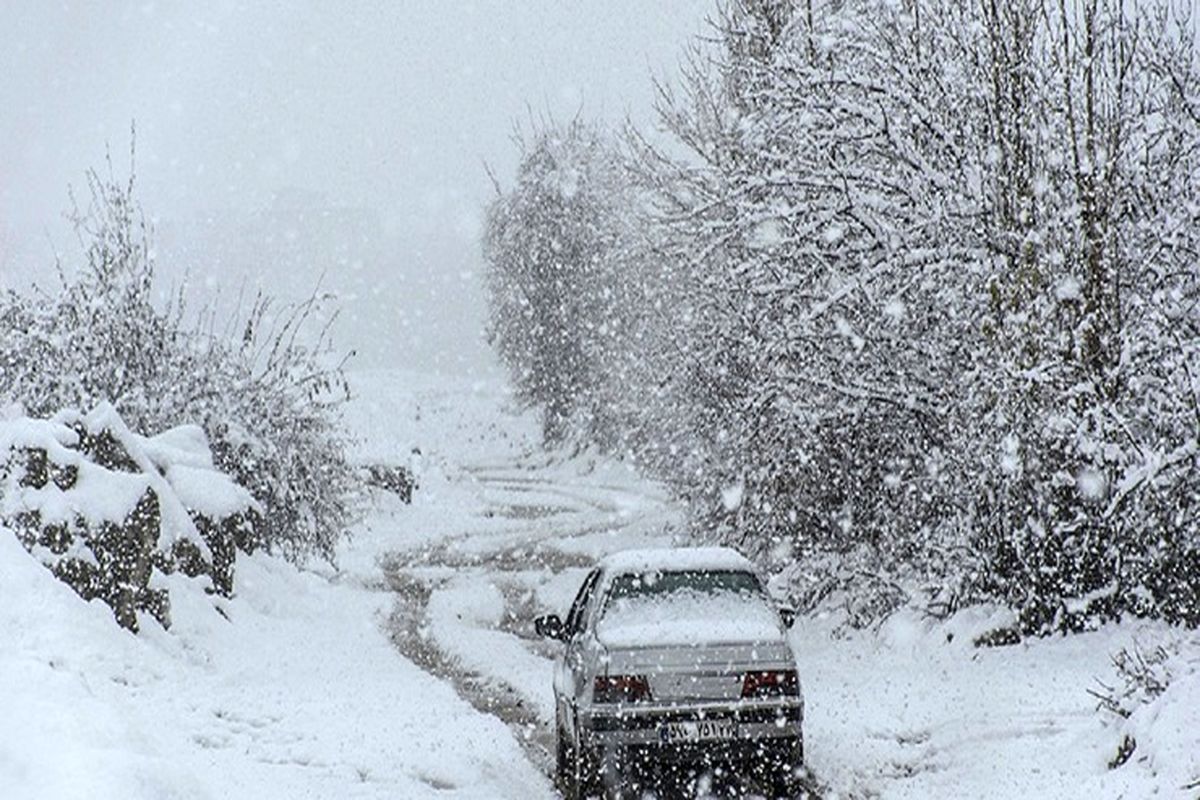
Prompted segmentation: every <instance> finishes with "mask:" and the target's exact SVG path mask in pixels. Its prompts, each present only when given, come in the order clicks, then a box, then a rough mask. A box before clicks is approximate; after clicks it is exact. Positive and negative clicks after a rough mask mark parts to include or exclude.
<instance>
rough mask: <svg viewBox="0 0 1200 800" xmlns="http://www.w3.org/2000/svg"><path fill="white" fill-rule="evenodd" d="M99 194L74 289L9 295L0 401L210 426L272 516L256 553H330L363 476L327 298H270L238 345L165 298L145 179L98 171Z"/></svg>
mask: <svg viewBox="0 0 1200 800" xmlns="http://www.w3.org/2000/svg"><path fill="white" fill-rule="evenodd" d="M89 185H90V188H91V200H92V202H91V205H90V207H89V208H88V209H87V210H86V212H84V213H79V212H77V213H76V225H77V230H78V232H79V236H80V240H81V242H82V243H83V245H84V248H85V249H84V253H83V258H82V261H81V263H79V264H77V265H60V269H59V277H60V280H61V284H62V285H61V290H60V291H58V292H56V293H39V294H32V295H28V296H25V295H18V294H15V293H12V292H10V293H8V294H5V295H0V400H5V399H7V401H8V402H19V403H20V404H21V405H22V406H23V407H24V408H25V409H26V410H27V411H28V413H29V414H30V415H32V416H36V417H48V416H50V415H52V414H54V413H56V412H57V411H58V410H59V409H62V408H90V407H93V406H96V405H97V404H100V403H103V402H111V403H112V404H113V406H114V407H115V408H116V409H117V411H118V412H119V413H120V415H121V417H122V418H123V419H124V420H126V421H127V423H128V424H129V426H130V427H131V428H133V429H134V430H139V431H152V430H163V429H166V428H171V427H174V426H177V425H181V424H193V423H194V424H199V425H200V426H201V427H202V428H203V429H204V432H205V433H206V434H207V437H208V440H209V442H210V443H211V446H212V452H213V457H214V459H215V462H216V465H217V467H218V468H219V469H221V470H223V471H224V472H226V473H228V474H230V475H232V476H233V477H234V478H235V479H236V480H237V481H238V482H239V483H240V484H241V485H242V486H244V487H246V488H247V489H249V490H250V492H251V493H252V494H253V496H254V497H255V499H256V500H257V501H258V502H259V503H260V504H261V506H262V520H261V523H260V524H259V525H257V526H256V528H255V537H254V539H252V540H247V541H245V542H243V544H244V545H245V546H247V547H254V546H261V545H264V544H265V545H266V546H268V547H270V548H272V549H273V550H276V551H279V552H282V553H284V554H285V555H288V556H291V557H297V558H299V557H304V556H307V555H309V554H317V555H320V556H324V557H329V556H331V555H332V551H333V548H334V546H335V544H336V542H337V541H338V539H339V538H340V537H341V536H342V535H343V534H344V532H345V531H346V529H347V527H348V524H349V521H350V517H351V513H352V502H353V494H354V492H355V491H356V489H357V486H358V481H359V479H358V476H357V473H356V472H355V470H354V469H353V468H352V467H351V466H350V465H349V464H348V463H347V460H346V455H345V445H346V435H345V434H344V433H343V431H342V428H341V426H340V421H339V417H338V413H339V406H340V404H341V402H342V400H343V399H344V397H345V395H346V393H347V390H346V386H345V382H344V379H343V376H342V373H341V369H340V367H341V363H340V361H336V360H334V361H331V360H330V353H329V348H328V341H327V339H326V336H325V334H326V333H327V331H328V325H326V326H325V327H323V328H319V329H317V330H315V331H313V330H310V329H311V328H313V323H314V322H315V319H316V316H317V314H318V312H319V311H320V310H321V309H320V306H321V304H322V303H323V302H324V301H325V300H326V298H323V297H321V296H318V295H314V296H313V297H312V298H311V299H310V300H309V301H308V302H306V303H301V304H299V305H296V306H290V307H285V308H276V306H275V305H274V304H273V303H272V301H271V300H270V298H267V297H261V296H260V297H259V298H258V299H257V300H256V301H255V303H254V305H253V307H252V309H251V310H250V312H249V313H248V314H247V315H246V317H245V318H244V319H242V320H240V321H239V322H238V323H237V325H236V328H235V329H233V328H231V330H233V331H234V332H233V335H232V336H230V337H224V336H222V335H220V334H217V333H214V332H213V330H212V329H211V327H212V326H206V325H205V324H204V323H203V322H195V321H194V320H191V318H190V317H189V311H188V309H187V307H186V297H185V296H184V295H183V293H182V292H181V293H180V295H179V296H178V297H177V298H175V299H173V300H172V301H170V302H165V303H164V302H158V301H157V300H156V294H155V287H154V258H153V252H152V249H151V239H150V232H149V231H148V229H147V226H146V224H145V222H144V219H143V217H142V215H141V213H140V211H139V209H138V207H137V205H136V203H135V200H134V195H133V182H132V179H130V181H129V182H127V183H121V182H117V181H116V180H114V179H112V178H108V179H101V178H100V177H99V176H97V175H96V174H95V173H92V174H90V175H89ZM67 266H73V267H74V269H68V268H67ZM201 316H203V315H201ZM314 336H315V341H314V340H313V338H314Z"/></svg>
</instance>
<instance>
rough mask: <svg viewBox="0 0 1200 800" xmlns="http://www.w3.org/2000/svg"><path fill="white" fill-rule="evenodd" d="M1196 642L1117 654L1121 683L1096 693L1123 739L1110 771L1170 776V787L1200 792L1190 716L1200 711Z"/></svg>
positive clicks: (1176, 641)
mask: <svg viewBox="0 0 1200 800" xmlns="http://www.w3.org/2000/svg"><path fill="white" fill-rule="evenodd" d="M1196 644H1197V642H1188V641H1187V640H1185V639H1182V638H1178V637H1172V638H1167V639H1165V640H1164V641H1162V642H1159V643H1156V644H1154V645H1151V646H1149V647H1143V646H1134V647H1133V648H1124V649H1122V650H1121V651H1119V652H1118V653H1116V654H1115V655H1114V656H1113V667H1114V670H1115V672H1116V681H1115V682H1114V683H1113V684H1112V685H1109V684H1107V683H1101V684H1100V687H1101V688H1100V690H1099V691H1093V692H1092V694H1094V695H1095V696H1096V697H1097V698H1098V700H1099V706H1100V709H1101V710H1102V711H1103V712H1104V713H1105V714H1107V715H1109V718H1110V721H1111V722H1112V730H1113V732H1114V734H1115V737H1116V740H1117V745H1116V747H1115V748H1114V752H1113V755H1112V758H1111V759H1110V760H1109V767H1110V768H1112V769H1116V768H1124V769H1148V770H1150V771H1151V772H1154V773H1160V772H1166V773H1168V775H1169V778H1168V780H1167V781H1164V782H1165V783H1167V784H1168V785H1170V784H1173V785H1175V786H1176V787H1177V788H1179V789H1180V790H1192V791H1194V790H1197V789H1200V749H1198V748H1197V747H1196V731H1195V727H1194V723H1193V721H1192V720H1191V719H1190V717H1189V715H1191V714H1193V713H1194V710H1195V709H1196V708H1197V707H1200V657H1198V656H1197V653H1198V651H1197V648H1196ZM1130 762H1132V763H1130Z"/></svg>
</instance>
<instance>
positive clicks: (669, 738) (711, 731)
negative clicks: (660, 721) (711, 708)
mask: <svg viewBox="0 0 1200 800" xmlns="http://www.w3.org/2000/svg"><path fill="white" fill-rule="evenodd" d="M659 736H660V738H661V739H662V740H663V741H664V742H710V741H714V740H718V741H719V740H724V739H734V738H736V737H737V725H736V724H735V723H734V721H733V720H731V719H698V720H694V721H688V722H668V723H667V724H666V725H664V726H663V727H662V728H661V729H660V730H659Z"/></svg>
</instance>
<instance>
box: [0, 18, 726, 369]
mask: <svg viewBox="0 0 1200 800" xmlns="http://www.w3.org/2000/svg"><path fill="white" fill-rule="evenodd" d="M711 5H712V3H711V0H561V1H560V2H551V1H550V0H527V1H523V0H508V1H507V2H500V1H499V0H493V1H492V2H482V1H479V2H453V1H452V0H394V1H393V2H386V1H385V0H376V1H375V2H355V3H349V2H345V3H330V2H314V3H284V2H266V1H264V2H237V1H235V0H209V1H208V2H205V3H191V2H179V3H156V2H122V1H121V0H111V1H110V2H74V3H72V2H64V3H50V2H43V0H4V2H3V3H0V288H3V287H6V286H8V287H18V288H22V287H27V286H28V285H29V283H30V282H34V281H36V282H37V283H39V284H41V285H43V286H48V287H53V286H54V285H55V282H54V279H53V277H52V272H50V270H51V269H52V265H53V255H54V253H55V252H56V251H58V252H62V253H63V254H64V256H66V263H67V264H68V265H69V264H70V256H71V254H72V253H73V252H74V250H73V247H74V245H73V239H72V238H71V236H69V235H68V230H67V227H66V223H65V221H64V220H63V219H62V215H63V212H64V211H66V210H67V209H68V207H69V202H68V195H67V187H68V184H71V185H74V186H75V187H76V189H77V194H78V190H79V189H81V188H82V184H83V173H84V170H86V169H87V168H89V167H101V166H102V165H103V163H104V154H105V147H106V144H107V145H109V146H110V147H111V150H112V153H113V162H114V167H115V170H116V172H117V173H118V174H119V175H124V174H126V173H127V172H128V168H129V154H128V149H129V128H130V123H131V121H136V126H137V166H136V173H137V184H138V186H139V191H138V196H139V198H140V200H141V202H142V205H143V206H144V208H145V210H146V212H147V214H148V215H150V216H151V218H152V221H153V222H154V224H155V227H156V229H157V231H158V245H159V246H158V264H159V271H160V276H161V277H162V279H163V283H164V284H170V283H172V282H175V281H178V280H180V279H181V277H182V276H183V275H184V274H185V273H186V274H187V275H188V279H189V281H190V285H192V286H194V287H196V288H195V291H196V292H197V293H203V292H219V293H220V295H221V296H222V297H225V298H228V297H230V296H232V295H234V294H236V292H237V291H238V289H239V288H241V287H243V286H245V287H246V288H249V289H253V288H255V287H256V286H260V285H261V286H264V287H266V288H268V289H269V290H271V291H273V292H275V293H278V294H281V295H283V296H285V297H287V298H291V299H296V298H299V297H301V296H303V295H304V294H305V293H306V292H307V291H309V290H310V289H311V288H312V287H313V286H314V285H315V283H316V281H317V279H318V276H320V275H321V274H322V272H324V273H325V274H326V279H325V284H324V286H325V288H327V289H331V290H333V291H335V292H337V294H338V295H339V296H340V297H341V304H342V306H343V312H342V313H343V319H342V322H341V324H340V326H339V328H338V330H337V336H338V343H339V345H341V346H342V348H343V349H349V348H353V349H355V350H356V351H358V353H359V356H358V358H357V359H356V362H355V363H356V364H357V365H358V366H376V365H388V366H401V367H409V368H414V369H421V370H439V371H445V372H453V373H473V372H477V371H481V370H482V371H488V370H493V369H495V366H494V360H493V358H492V357H491V355H490V353H488V352H487V349H486V345H484V343H483V342H482V338H481V336H482V327H483V321H484V307H483V296H482V289H481V282H480V277H479V272H480V268H481V261H480V256H479V246H478V231H479V226H480V221H481V215H482V210H483V207H484V205H485V204H486V202H487V201H488V199H489V198H490V197H491V196H492V194H493V190H492V188H491V185H490V182H489V180H488V178H487V176H486V174H485V172H484V169H483V163H484V161H485V160H486V161H487V162H488V163H489V164H491V165H492V166H493V167H494V168H495V170H496V172H497V173H498V175H499V176H500V177H501V179H502V181H507V180H510V179H511V177H512V174H513V172H514V169H515V161H516V159H515V155H516V151H515V148H514V146H513V144H512V142H511V135H512V132H513V126H514V124H517V123H520V122H522V121H528V119H529V116H530V114H529V111H530V110H532V113H533V114H534V115H542V114H550V115H554V116H556V117H558V118H560V119H564V118H568V117H570V116H572V115H573V114H575V113H576V112H577V111H579V110H581V109H582V110H583V112H584V113H585V114H587V115H591V116H600V117H604V118H607V119H610V120H618V119H620V118H621V117H622V116H624V115H625V114H627V113H628V114H629V115H630V116H632V117H633V118H634V119H635V120H638V121H641V122H646V121H648V120H649V119H650V118H651V114H650V100H651V86H650V76H651V74H659V75H661V74H664V73H670V72H671V71H673V70H674V69H675V65H676V63H677V56H678V55H679V53H680V51H681V49H682V47H683V46H684V44H685V43H686V41H687V40H688V38H689V37H690V36H692V35H694V34H695V33H696V32H697V31H699V30H700V29H701V27H702V21H703V17H704V15H705V14H706V13H707V12H708V11H709V10H710V8H711Z"/></svg>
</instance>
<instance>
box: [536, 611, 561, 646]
mask: <svg viewBox="0 0 1200 800" xmlns="http://www.w3.org/2000/svg"><path fill="white" fill-rule="evenodd" d="M533 629H534V630H535V631H537V635H538V636H541V637H542V638H543V639H557V640H559V641H560V642H561V641H563V640H565V639H566V638H567V631H566V628H564V627H563V622H562V620H561V619H559V618H558V614H543V615H542V616H540V617H537V618H536V619H534V621H533Z"/></svg>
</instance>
